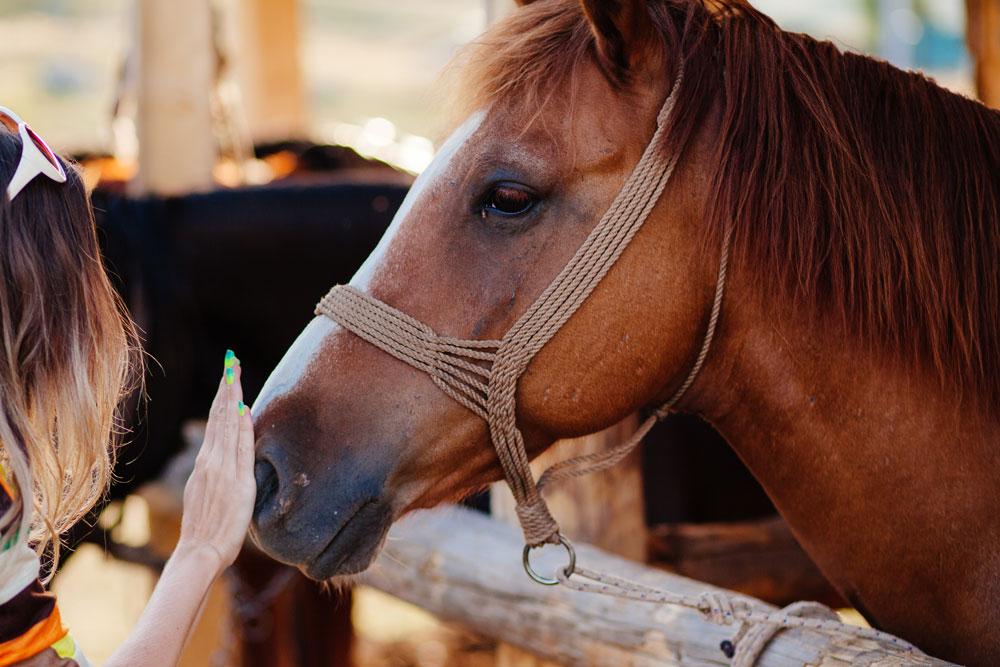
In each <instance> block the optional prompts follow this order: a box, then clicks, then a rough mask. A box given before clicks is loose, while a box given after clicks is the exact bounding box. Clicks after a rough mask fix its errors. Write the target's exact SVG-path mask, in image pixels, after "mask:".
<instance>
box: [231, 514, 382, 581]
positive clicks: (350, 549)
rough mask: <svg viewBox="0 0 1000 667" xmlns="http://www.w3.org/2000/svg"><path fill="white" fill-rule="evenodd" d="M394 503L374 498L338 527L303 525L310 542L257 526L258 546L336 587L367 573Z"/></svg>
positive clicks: (380, 546)
mask: <svg viewBox="0 0 1000 667" xmlns="http://www.w3.org/2000/svg"><path fill="white" fill-rule="evenodd" d="M392 520H393V512H392V509H391V504H390V503H389V502H387V501H386V500H384V499H381V498H374V499H371V500H368V501H365V502H363V503H362V504H361V505H360V507H358V508H357V509H356V511H354V512H353V514H351V516H350V517H348V519H347V520H346V521H344V522H342V523H340V524H339V525H337V526H330V525H329V524H327V523H323V522H317V523H316V524H313V525H309V526H304V528H306V530H305V531H296V532H297V533H299V535H302V533H305V532H308V534H309V535H310V538H309V539H308V541H304V540H301V539H299V540H296V539H294V538H293V537H292V536H291V535H289V534H287V533H285V532H284V531H281V530H278V531H274V530H267V529H261V528H260V527H259V526H254V527H253V529H252V530H251V536H252V539H253V541H254V542H255V543H256V545H257V546H258V547H259V548H260V549H261V550H262V551H263V552H264V553H266V554H267V555H268V556H270V557H271V558H274V559H275V560H277V561H280V562H283V563H286V564H288V565H292V566H294V567H297V568H298V569H299V570H300V571H301V572H302V573H303V574H304V575H305V576H307V577H309V578H310V579H314V580H316V581H321V582H325V583H327V584H330V585H332V586H335V587H339V586H342V585H343V584H344V582H346V581H348V580H349V579H350V578H351V577H353V576H356V575H358V574H360V573H362V572H364V571H365V570H366V569H367V568H368V566H369V565H371V563H372V561H374V560H375V557H376V556H378V554H379V552H380V551H381V549H382V545H383V544H384V543H385V539H386V534H387V533H388V532H389V527H390V526H391V525H392Z"/></svg>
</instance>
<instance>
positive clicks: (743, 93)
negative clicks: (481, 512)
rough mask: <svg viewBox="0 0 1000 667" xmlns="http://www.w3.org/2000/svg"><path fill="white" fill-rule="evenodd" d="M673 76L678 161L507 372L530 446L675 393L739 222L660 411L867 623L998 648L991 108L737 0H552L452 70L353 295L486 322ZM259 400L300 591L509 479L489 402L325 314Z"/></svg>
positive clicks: (955, 655)
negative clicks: (705, 425) (622, 240)
mask: <svg viewBox="0 0 1000 667" xmlns="http://www.w3.org/2000/svg"><path fill="white" fill-rule="evenodd" d="M682 67H683V80H682V83H681V84H680V87H679V90H678V96H677V104H676V108H675V110H674V113H673V115H672V116H671V120H670V126H669V128H668V133H667V146H668V147H669V150H672V151H676V152H677V153H678V154H679V155H680V156H681V157H680V162H679V164H678V166H677V169H676V171H675V173H674V175H673V178H672V179H671V180H670V182H669V183H668V184H667V186H666V189H665V190H664V192H663V194H662V196H661V197H660V199H659V203H658V205H657V206H656V207H655V208H654V209H653V211H652V213H651V215H650V217H649V218H648V220H647V221H646V224H645V226H643V227H642V229H641V230H640V231H639V233H638V234H637V235H636V236H635V238H634V239H633V240H632V242H631V244H630V245H629V246H628V248H627V249H626V251H625V253H624V254H623V255H622V256H621V258H620V259H619V261H618V262H617V263H616V264H615V265H614V266H613V268H612V269H611V271H610V272H609V273H608V274H607V276H606V277H605V278H604V280H603V281H602V282H601V283H600V284H599V285H598V287H597V288H596V290H595V291H594V292H593V293H592V294H591V295H590V296H589V298H587V300H586V301H585V302H584V303H583V305H582V306H581V307H580V309H579V310H578V311H577V312H576V313H575V314H574V315H573V316H572V318H571V319H570V320H569V321H568V322H567V324H566V325H565V326H564V327H563V328H562V329H561V330H560V331H559V332H558V333H557V334H556V335H555V337H554V338H552V339H551V340H550V341H549V342H548V344H546V345H545V346H544V348H542V349H541V351H540V353H539V354H538V355H537V356H536V357H535V358H534V360H533V361H532V362H531V364H530V366H528V369H527V373H526V374H525V375H524V376H523V377H522V378H521V380H520V382H519V384H518V387H517V394H516V399H517V412H516V415H517V422H518V426H519V427H520V429H521V431H522V432H523V434H524V437H525V442H526V444H527V448H528V451H529V453H530V454H532V455H534V454H537V453H539V452H541V451H542V450H544V449H545V448H546V447H548V446H549V445H550V444H551V443H552V442H553V441H554V440H556V439H558V438H564V437H569V436H576V435H580V434H585V433H590V432H594V431H597V430H599V429H602V428H604V427H607V426H609V425H611V424H612V423H614V422H616V421H618V420H620V419H621V418H623V417H624V416H625V415H627V414H629V413H632V412H634V411H636V410H639V409H642V408H644V407H648V406H655V405H659V404H660V403H662V402H663V401H664V399H665V398H666V397H667V396H669V395H670V394H671V393H672V392H673V391H674V390H675V389H676V388H677V386H678V385H679V384H680V383H681V382H682V380H683V379H684V378H685V377H686V375H687V374H688V372H689V369H690V368H691V364H692V359H693V357H694V356H695V354H696V352H697V350H698V347H699V346H700V344H701V340H702V336H703V335H704V329H705V322H706V319H707V315H708V310H709V307H710V305H711V303H712V292H713V289H714V287H715V283H716V270H717V267H718V261H719V254H720V252H721V245H722V243H721V239H722V238H723V236H724V234H725V230H726V229H727V227H728V228H729V229H731V231H732V262H731V268H730V274H729V282H728V287H727V291H726V294H725V300H724V303H723V307H722V318H721V322H720V328H719V330H718V333H717V336H716V339H715V342H714V344H713V347H712V350H711V353H710V354H709V356H708V360H707V362H706V364H705V366H704V368H703V369H702V371H701V373H700V375H699V376H698V378H697V380H696V382H695V383H694V385H693V386H692V387H691V389H690V390H689V391H688V392H687V393H686V394H685V396H684V398H683V400H682V402H681V404H680V405H679V406H678V407H679V408H680V409H683V410H685V411H690V412H694V413H698V414H700V415H703V416H704V417H705V418H706V419H708V420H709V421H711V422H712V423H713V424H714V425H715V426H716V427H717V428H718V430H719V431H720V432H721V433H722V434H723V435H724V436H725V437H726V438H727V440H728V441H729V442H730V444H731V445H732V447H733V448H734V449H735V450H736V451H737V452H738V453H739V455H740V456H741V457H742V458H743V459H744V461H745V462H746V463H747V465H748V466H749V467H750V469H751V470H752V471H753V473H754V474H755V475H756V476H757V478H758V479H759V480H760V481H761V483H762V484H763V485H764V487H765V488H766V490H767V491H768V493H769V494H770V496H771V497H772V499H773V500H774V502H775V504H776V505H777V506H778V508H779V509H780V511H781V512H782V514H783V515H784V517H785V518H786V519H787V520H788V522H789V523H790V524H791V526H792V527H793V529H794V531H795V533H796V535H797V537H798V538H799V540H800V541H801V542H802V544H803V545H804V547H805V548H806V549H807V550H808V552H809V553H810V554H811V555H812V557H813V558H814V559H815V561H816V562H817V563H818V564H819V566H820V567H821V568H822V569H823V571H824V572H825V574H826V575H827V576H828V577H829V579H830V580H831V581H832V582H833V583H834V584H835V585H836V586H837V587H838V588H839V589H840V591H841V592H843V594H844V595H845V596H846V597H847V598H848V599H849V600H850V601H851V602H852V603H853V604H854V605H855V606H856V607H857V608H858V609H859V610H861V611H862V613H864V615H865V616H866V617H867V618H868V620H869V621H871V622H872V624H874V625H876V626H877V627H880V628H883V629H885V630H888V631H890V632H892V633H895V634H898V635H901V636H902V637H904V638H907V639H909V640H912V641H914V642H915V643H917V644H918V645H919V646H920V647H921V648H923V649H925V650H927V651H929V652H931V653H933V654H935V655H938V656H940V657H944V658H949V659H953V660H958V661H964V662H968V663H978V664H985V663H991V662H995V661H996V660H997V657H996V656H995V655H994V652H995V649H997V647H998V643H1000V640H998V637H1000V612H998V610H997V607H996V602H997V600H1000V479H998V474H997V470H998V467H1000V409H998V405H1000V268H998V258H1000V114H998V113H997V112H994V111H990V110H988V109H986V108H985V107H983V106H982V105H980V104H977V103H975V102H972V101H970V100H967V99H964V98H962V97H959V96H957V95H954V94H952V93H949V92H947V91H945V90H943V89H941V88H939V87H938V86H936V85H935V84H934V83H933V82H931V81H929V80H927V79H926V78H924V77H922V76H920V75H918V74H914V73H905V72H901V71H899V70H896V69H894V68H892V67H891V66H889V65H887V64H885V63H883V62H878V61H876V60H873V59H869V58H866V57H863V56H859V55H855V54H844V53H840V52H839V51H838V50H837V49H836V48H835V47H834V46H833V45H831V44H829V43H821V42H816V41H814V40H812V39H810V38H808V37H806V36H803V35H797V34H790V33H787V32H783V31H781V30H780V29H778V28H777V27H776V26H775V25H774V24H773V23H772V22H771V21H770V20H769V19H767V18H766V17H764V16H762V15H761V14H759V13H758V12H756V11H755V10H753V9H752V8H751V7H750V6H749V5H748V4H746V3H745V2H742V1H740V0H620V1H619V2H599V1H598V0H584V1H583V2H582V3H581V2H576V1H574V0H540V1H539V2H536V3H532V4H530V5H529V6H526V7H523V8H521V9H519V10H517V11H516V12H514V13H513V15H512V16H511V17H510V18H508V19H507V20H506V21H504V22H503V23H501V24H499V25H497V26H496V27H494V28H493V29H492V30H491V31H489V32H488V33H487V34H486V35H485V36H484V37H482V38H481V39H480V40H478V41H477V42H476V43H475V44H473V45H472V46H471V47H470V48H469V49H468V50H467V51H466V53H465V55H464V57H462V58H461V59H460V61H459V64H458V66H457V71H458V72H459V73H460V76H461V77H462V80H461V85H459V86H458V88H457V91H458V95H457V96H456V100H457V102H456V103H455V104H454V105H453V108H456V109H460V110H461V113H462V114H465V115H466V120H465V121H464V122H463V123H462V124H461V125H460V126H459V127H458V129H457V130H455V131H454V133H453V134H452V136H451V138H450V139H449V140H448V141H447V143H445V145H444V146H443V148H442V150H441V151H440V153H439V154H438V156H437V158H436V160H435V162H434V163H433V164H432V165H431V167H430V168H429V169H428V170H427V171H426V172H425V173H424V174H423V175H422V176H421V177H420V178H419V179H418V181H417V183H416V184H415V185H414V187H413V189H412V190H411V191H410V193H409V195H408V197H407V200H406V201H405V202H404V204H403V206H402V208H401V209H400V210H399V212H398V214H397V216H396V218H395V220H394V222H393V224H392V226H391V227H390V230H389V232H388V233H387V234H386V236H385V237H384V238H383V240H382V243H381V245H380V246H379V248H378V249H377V250H376V251H375V253H374V254H373V255H372V256H371V257H370V258H369V260H368V262H367V263H366V264H365V265H364V267H362V269H361V270H360V271H359V273H358V274H357V275H356V276H355V278H354V279H353V280H352V283H351V284H352V285H353V286H354V287H356V288H358V289H359V290H361V291H364V292H366V293H368V294H371V295H373V296H375V297H377V298H378V299H380V300H382V301H384V302H386V303H388V304H391V305H392V306H394V307H395V308H397V309H399V310H400V311H403V312H404V313H407V314H409V315H411V316H413V317H415V318H417V319H418V320H421V321H423V322H425V323H426V324H428V325H430V326H431V327H432V328H433V329H434V330H435V331H436V332H437V333H439V334H442V335H449V336H456V337H463V338H476V339H480V338H481V339H498V338H501V337H502V336H503V335H504V333H505V332H506V331H507V329H508V328H509V327H510V326H511V324H512V323H513V322H515V321H516V320H517V318H518V317H519V316H520V315H521V314H522V313H523V312H524V311H525V309H526V308H528V307H529V305H530V304H532V302H533V301H534V300H535V299H536V297H538V295H539V294H540V293H541V292H542V290H544V289H545V287H546V286H547V285H548V284H549V282H550V281H551V280H552V278H553V277H554V276H555V275H556V274H557V273H558V272H559V271H560V269H561V268H562V267H563V266H564V265H565V264H566V262H567V260H568V259H569V258H570V257H571V256H572V255H573V253H574V252H575V250H576V248H577V247H578V246H579V245H580V243H581V242H582V241H583V239H584V238H585V237H586V236H587V234H588V233H589V231H590V230H591V228H592V227H593V226H594V225H595V223H596V221H597V220H598V218H600V217H601V215H602V213H603V212H604V210H605V209H606V208H607V207H608V206H609V204H610V202H611V201H612V199H613V198H614V197H615V194H616V193H617V192H618V190H619V189H620V188H621V187H622V184H623V182H624V181H625V179H626V177H627V176H628V174H629V173H630V171H631V169H632V167H633V165H635V163H636V161H637V160H638V158H639V155H640V153H641V152H642V151H643V149H644V147H645V146H646V144H647V142H649V140H650V136H651V135H652V133H653V128H654V121H655V116H656V113H657V111H658V109H659V108H660V106H661V104H662V103H663V100H664V99H665V97H666V96H667V93H668V91H669V89H670V87H671V85H672V82H673V81H675V80H677V77H678V73H679V72H680V70H681V69H682ZM254 412H255V415H256V422H257V428H258V438H259V439H258V443H257V453H258V464H257V478H258V499H257V507H256V508H255V515H254V520H255V523H254V527H253V531H254V534H255V537H256V539H257V540H258V541H259V543H260V544H261V545H262V546H263V547H264V548H265V549H266V550H267V551H268V552H269V553H270V554H272V555H273V556H274V557H275V558H278V559H279V560H282V561H285V562H288V563H294V564H296V565H298V566H300V567H301V568H302V569H303V570H304V571H305V572H306V573H307V574H309V575H310V576H312V577H314V578H317V579H325V578H329V577H334V576H338V575H343V574H349V573H355V572H358V571H361V570H363V569H364V568H365V567H367V566H368V564H369V563H370V562H371V561H372V559H373V558H374V556H375V554H376V553H377V552H378V550H379V547H380V545H381V543H382V540H383V538H384V536H385V533H386V530H387V529H388V527H389V525H390V524H391V523H392V521H393V520H395V519H396V518H398V517H399V516H401V515H402V514H404V513H406V512H407V511H409V510H411V509H414V508H418V507H428V506H432V505H435V504H437V503H440V502H442V501H445V500H448V499H453V498H456V497H458V496H461V495H462V494H464V493H466V492H468V491H470V490H472V489H476V488H479V487H481V486H482V485H484V484H486V483H488V482H491V481H493V480H496V479H498V478H499V477H500V467H499V464H498V459H497V456H496V454H495V453H494V450H493V448H492V447H491V446H490V437H489V434H488V431H487V428H486V425H485V424H484V423H483V421H482V420H481V419H480V418H479V417H477V416H475V415H474V414H473V413H472V412H470V411H468V410H466V409H465V408H463V407H462V406H460V405H459V404H458V403H456V402H455V401H453V400H452V399H451V398H449V397H448V396H446V395H445V394H444V393H443V392H442V391H440V390H439V389H438V387H437V386H436V385H435V384H433V383H432V381H431V379H430V378H429V377H428V376H427V375H425V374H423V373H421V372H418V371H415V370H414V369H413V368H411V367H410V366H407V365H406V364H404V363H402V362H400V361H398V360H396V359H395V358H393V357H391V356H390V355H388V354H386V353H384V352H383V351H381V350H380V349H379V348H377V347H374V346H373V345H370V344H369V343H367V342H365V341H363V340H362V339H361V338H359V337H357V336H355V335H354V334H352V333H350V332H349V331H347V330H346V329H344V328H341V327H340V326H338V325H336V324H334V323H333V322H332V321H331V320H329V319H327V318H325V317H317V318H316V319H315V320H314V321H313V322H312V323H311V324H310V325H309V326H308V327H307V328H306V329H305V331H304V332H303V333H302V335H301V336H300V338H299V340H298V341H297V342H296V343H295V345H294V346H293V347H292V349H291V350H290V351H289V353H288V355H287V356H286V358H285V360H284V361H283V362H282V363H281V364H280V365H279V367H278V368H277V369H276V370H275V372H274V373H273V374H272V376H271V379H270V380H269V381H268V384H267V385H266V386H265V388H264V390H263V393H262V395H261V397H260V398H259V400H258V402H257V405H256V406H255V409H254Z"/></svg>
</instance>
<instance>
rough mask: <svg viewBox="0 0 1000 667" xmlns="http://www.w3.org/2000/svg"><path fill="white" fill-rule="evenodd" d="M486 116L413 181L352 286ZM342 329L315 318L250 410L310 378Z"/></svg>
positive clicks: (475, 118)
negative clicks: (326, 347) (322, 352)
mask: <svg viewBox="0 0 1000 667" xmlns="http://www.w3.org/2000/svg"><path fill="white" fill-rule="evenodd" d="M485 117H486V112H485V111H477V112H476V113H474V114H472V115H471V116H469V118H468V119H466V121H465V122H464V123H462V124H461V125H460V126H459V127H458V129H456V130H455V131H454V132H453V133H452V134H451V136H450V137H448V139H447V141H445V142H444V145H443V146H441V150H439V151H438V153H437V155H435V156H434V160H433V161H431V163H430V165H428V166H427V168H426V169H425V170H424V171H423V173H421V174H420V176H419V177H418V178H417V180H416V181H414V183H413V186H412V187H411V188H410V190H409V192H407V193H406V198H405V199H403V203H402V204H401V205H400V207H399V210H398V211H396V215H395V216H393V218H392V224H390V225H389V228H388V229H387V230H386V232H385V234H384V235H383V236H382V239H381V240H380V241H379V243H378V246H376V248H375V250H374V251H373V252H372V254H371V255H369V256H368V259H366V260H365V263H364V264H362V265H361V268H360V269H358V271H357V273H355V274H354V277H353V278H351V285H353V286H354V287H357V288H358V289H362V290H363V289H365V288H366V287H367V286H368V284H369V281H370V280H371V279H372V276H373V275H374V273H375V270H376V268H377V267H378V265H379V264H380V262H381V261H382V257H383V256H384V255H385V251H386V249H387V248H388V247H389V245H390V244H391V243H392V240H393V238H394V237H395V236H396V232H397V231H398V230H399V227H400V226H401V225H402V224H403V221H404V220H405V219H406V216H407V214H409V212H410V211H411V210H412V209H413V206H414V205H415V204H416V202H417V201H418V200H419V199H420V197H421V195H422V194H423V193H424V192H426V191H427V190H428V188H429V187H430V186H431V185H432V184H433V183H435V182H436V181H437V180H438V179H439V178H440V177H441V175H442V174H444V173H446V171H447V169H448V167H449V165H450V164H451V161H452V159H453V158H454V157H455V155H456V154H457V153H458V151H459V150H461V148H462V146H464V145H465V143H466V142H467V141H468V140H469V138H470V137H471V136H472V135H473V134H475V132H476V130H478V129H479V126H480V125H482V122H483V119H484V118H485ZM339 330H340V325H338V324H337V323H335V322H334V321H333V320H331V319H330V318H328V317H324V316H322V315H320V316H318V317H314V318H313V320H312V321H311V322H310V323H309V324H308V325H307V326H306V328H305V329H303V330H302V333H301V334H299V337H298V338H296V339H295V342H294V343H292V346H291V347H290V348H288V351H287V352H286V353H285V356H284V357H282V359H281V361H280V362H279V363H278V365H277V366H276V367H275V369H274V370H273V371H272V372H271V375H270V376H268V378H267V382H265V383H264V387H263V388H262V389H261V390H260V395H259V396H258V397H257V400H256V401H255V402H254V405H253V407H251V408H250V411H251V412H252V413H253V414H260V411H261V410H263V409H264V408H265V407H266V406H267V404H268V403H270V402H271V401H273V400H274V399H276V398H278V397H280V396H283V395H284V394H287V393H288V392H290V391H292V390H294V389H295V387H296V386H297V385H298V384H299V383H300V382H302V381H303V380H304V379H305V378H306V377H307V375H308V373H309V369H310V366H311V364H312V362H313V360H314V359H315V358H316V356H317V355H318V354H319V352H320V350H321V349H322V348H323V343H324V341H325V340H326V338H327V337H328V336H330V335H331V334H333V333H335V332H337V331H339Z"/></svg>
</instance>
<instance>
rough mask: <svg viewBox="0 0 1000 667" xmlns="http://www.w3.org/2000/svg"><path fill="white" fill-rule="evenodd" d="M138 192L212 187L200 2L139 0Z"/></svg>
mask: <svg viewBox="0 0 1000 667" xmlns="http://www.w3.org/2000/svg"><path fill="white" fill-rule="evenodd" d="M137 12H138V23H137V36H136V37H137V40H136V47H137V50H138V51H137V52H138V62H139V67H138V70H139V82H138V85H139V92H138V108H137V123H136V125H137V128H136V129H137V133H138V138H139V174H138V177H137V179H136V183H135V186H136V189H137V190H138V192H139V193H155V194H160V195H180V194H185V193H188V192H197V191H203V190H208V189H211V188H212V187H213V184H214V180H213V177H212V170H213V168H214V167H215V160H216V142H215V136H214V134H213V132H212V109H211V99H212V91H213V88H214V86H215V71H216V57H215V49H214V46H213V41H212V14H211V8H210V6H209V2H208V0H170V2H163V0H139V2H138V4H137Z"/></svg>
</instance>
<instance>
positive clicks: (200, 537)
mask: <svg viewBox="0 0 1000 667" xmlns="http://www.w3.org/2000/svg"><path fill="white" fill-rule="evenodd" d="M241 413H242V414H241ZM253 442H254V438H253V423H252V421H251V419H250V411H249V409H247V408H246V407H245V406H244V405H243V390H242V388H241V386H240V365H239V362H238V361H237V360H236V358H235V356H233V355H232V353H231V352H227V353H226V370H225V373H224V374H223V377H222V380H221V381H220V383H219V390H218V393H216V395H215V401H214V402H213V403H212V410H211V413H210V414H209V418H208V426H207V427H206V429H205V442H204V443H203V444H202V447H201V451H200V452H199V453H198V458H197V460H196V461H195V466H194V471H193V472H192V473H191V477H190V478H189V479H188V482H187V486H185V488H184V514H183V517H182V518H181V537H180V540H179V541H178V543H177V548H176V549H175V550H174V553H173V555H172V556H171V557H170V560H169V561H167V566H166V567H165V568H164V569H163V574H162V576H161V577H160V580H159V581H158V582H157V584H156V589H155V590H154V591H153V596H152V597H151V598H150V600H149V604H147V605H146V609H145V610H144V611H143V612H142V616H141V617H140V618H139V622H138V623H137V624H136V627H135V629H134V630H133V631H132V634H131V635H129V638H128V639H127V640H125V643H124V644H122V645H121V646H120V647H119V648H118V650H117V651H115V653H114V655H112V656H111V658H110V659H109V660H108V662H107V663H106V665H105V667H131V666H133V665H150V666H152V667H173V665H176V664H177V660H178V659H179V658H180V655H181V651H182V650H183V648H184V644H185V642H186V641H187V638H188V634H189V633H190V632H191V628H192V627H193V626H194V624H195V622H196V621H197V619H198V615H199V613H200V611H201V607H202V603H203V602H204V600H205V596H206V595H207V594H208V589H209V587H210V586H211V585H212V583H213V582H214V581H215V579H216V578H217V577H218V576H219V575H220V574H221V573H222V571H223V570H225V569H226V568H227V567H228V566H229V565H231V564H232V562H233V561H234V560H235V559H236V555H237V554H238V553H239V551H240V547H241V546H242V545H243V540H244V537H245V536H246V532H247V527H248V526H249V524H250V516H251V514H252V512H253V503H254V495H255V493H256V486H255V483H254V476H253V456H254V455H253Z"/></svg>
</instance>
